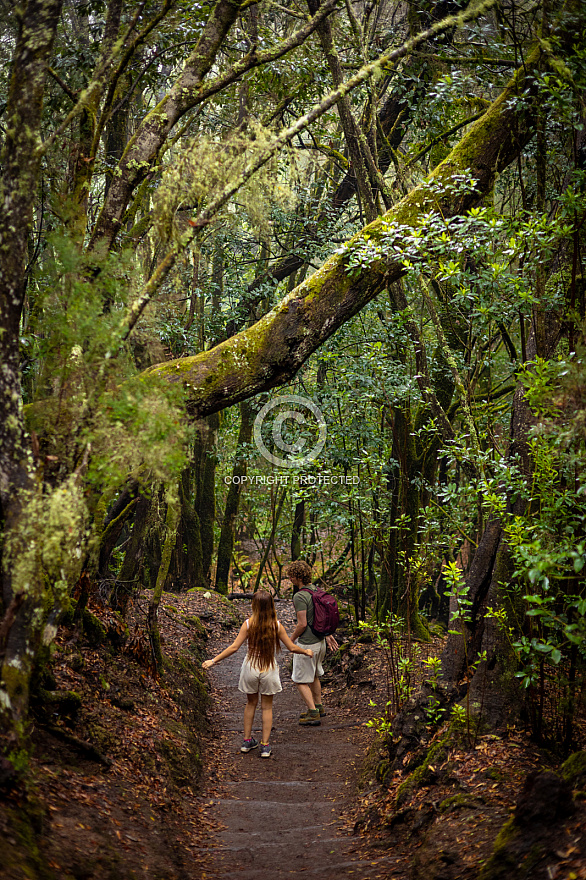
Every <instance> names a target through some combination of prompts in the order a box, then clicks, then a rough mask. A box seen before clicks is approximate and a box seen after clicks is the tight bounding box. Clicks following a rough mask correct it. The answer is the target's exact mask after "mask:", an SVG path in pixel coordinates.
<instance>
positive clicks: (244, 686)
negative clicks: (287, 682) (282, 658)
mask: <svg viewBox="0 0 586 880" xmlns="http://www.w3.org/2000/svg"><path fill="white" fill-rule="evenodd" d="M307 659H308V660H309V657H308V658H307ZM238 690H239V691H241V692H242V693H243V694H263V695H264V696H265V697H267V696H272V695H273V694H278V693H279V691H282V690H283V688H282V687H281V676H280V675H279V667H278V666H277V661H276V660H275V665H274V666H273V667H271V668H269V669H264V670H263V671H262V672H261V671H260V670H258V669H257V668H256V667H255V666H252V665H251V664H250V662H249V660H248V657H245V658H244V661H243V663H242V668H241V670H240V680H239V682H238Z"/></svg>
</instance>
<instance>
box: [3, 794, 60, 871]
mask: <svg viewBox="0 0 586 880" xmlns="http://www.w3.org/2000/svg"><path fill="white" fill-rule="evenodd" d="M5 816H6V820H7V828H6V831H7V833H6V834H2V835H0V865H2V876H3V877H15V878H16V877H19V878H23V880H57V878H56V875H55V874H54V873H53V871H52V870H51V869H50V867H49V866H48V864H47V862H46V860H45V859H44V857H43V856H42V854H41V852H40V850H39V847H38V843H37V841H38V839H39V835H40V834H41V833H42V831H43V820H44V816H45V811H44V809H43V807H42V805H41V803H40V802H39V801H38V800H37V799H36V798H35V797H34V796H31V795H30V793H29V796H28V797H27V799H26V801H25V802H24V803H22V804H21V805H19V806H18V807H11V806H7V807H6V810H5ZM64 880H65V878H64Z"/></svg>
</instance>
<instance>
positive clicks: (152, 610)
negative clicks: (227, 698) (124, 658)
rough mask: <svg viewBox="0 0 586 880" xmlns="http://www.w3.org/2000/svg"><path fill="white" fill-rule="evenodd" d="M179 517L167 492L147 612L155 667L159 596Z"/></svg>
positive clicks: (158, 644) (160, 661)
mask: <svg viewBox="0 0 586 880" xmlns="http://www.w3.org/2000/svg"><path fill="white" fill-rule="evenodd" d="M178 518H179V502H178V498H177V496H176V495H175V494H173V493H171V492H169V493H168V494H167V514H166V517H165V540H164V542H163V551H162V554H161V565H160V567H159V571H158V574H157V581H156V583H155V589H154V591H153V595H152V598H151V601H150V603H149V609H148V614H147V629H148V633H149V638H150V640H151V647H152V651H153V656H154V658H155V661H156V664H157V669H159V670H160V669H161V668H162V666H163V652H162V651H161V636H160V633H159V622H158V612H159V604H160V602H161V596H162V595H163V587H164V586H165V581H166V580H167V572H168V571H169V563H170V562H171V554H172V552H173V547H174V546H175V536H176V532H177V521H178Z"/></svg>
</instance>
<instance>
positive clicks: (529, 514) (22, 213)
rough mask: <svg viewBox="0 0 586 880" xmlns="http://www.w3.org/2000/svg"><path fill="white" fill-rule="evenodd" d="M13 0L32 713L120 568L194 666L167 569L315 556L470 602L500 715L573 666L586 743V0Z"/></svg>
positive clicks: (472, 650)
mask: <svg viewBox="0 0 586 880" xmlns="http://www.w3.org/2000/svg"><path fill="white" fill-rule="evenodd" d="M0 9H1V12H0V26H1V28H2V39H1V41H0V51H1V52H2V54H3V56H4V58H3V60H4V64H3V65H2V73H1V75H0V77H1V78H0V114H1V115H0V124H1V125H2V154H1V166H2V189H1V198H2V207H3V210H2V212H1V214H0V349H1V364H2V367H1V369H0V408H1V412H0V521H1V526H2V544H1V555H2V598H1V602H0V660H1V663H2V671H1V689H0V697H1V701H0V710H1V711H2V718H3V728H4V730H5V731H6V732H7V734H9V739H10V737H16V738H17V739H18V738H20V737H21V736H22V735H23V734H24V732H25V730H26V719H27V712H28V704H29V695H30V687H31V680H33V676H34V672H35V669H36V668H37V667H38V664H39V663H42V662H44V661H45V655H46V648H47V646H48V645H50V643H51V641H52V639H53V638H54V635H55V632H56V628H57V626H58V625H59V623H60V621H62V620H63V619H64V617H65V616H67V615H70V616H72V617H73V620H75V622H76V624H77V625H78V626H79V627H81V628H83V620H84V610H85V608H86V605H87V602H88V598H89V597H90V596H91V595H99V597H100V601H101V602H102V603H104V604H105V605H107V606H108V607H109V608H111V609H112V610H113V612H114V613H115V614H117V615H119V618H120V622H121V627H122V628H123V626H124V624H125V617H126V614H127V611H128V604H129V602H130V601H131V599H132V596H133V594H134V592H135V591H136V590H137V589H141V588H143V589H150V590H151V591H152V592H150V593H149V603H150V607H149V611H148V615H147V616H146V619H145V622H144V625H145V631H147V632H148V633H149V638H150V645H151V646H152V652H153V657H154V662H155V665H156V664H158V665H159V666H160V664H161V662H162V654H161V646H160V644H159V642H158V630H157V609H158V603H159V601H160V598H161V595H162V592H163V590H164V589H186V588H189V587H193V586H198V587H206V588H207V587H211V588H215V589H217V590H219V591H220V592H226V591H227V589H228V583H229V580H231V582H232V583H234V582H235V581H238V582H239V583H240V585H241V587H243V588H257V587H258V586H259V585H260V584H261V583H263V582H264V583H270V584H271V585H272V587H273V589H274V590H276V591H279V589H280V585H281V580H282V577H283V567H284V564H285V562H286V560H287V559H288V558H290V557H293V558H298V557H299V556H303V557H304V558H307V559H309V560H310V561H311V562H312V564H313V565H314V569H315V571H316V574H317V575H318V576H319V577H321V578H323V579H324V581H325V582H329V583H334V584H336V585H337V586H336V587H335V588H337V589H338V590H339V591H340V596H341V597H343V598H344V599H345V600H346V601H347V605H348V608H349V611H350V613H351V614H352V617H353V620H354V622H355V624H356V626H358V625H359V624H360V623H365V622H366V621H367V620H371V621H375V623H376V625H377V626H381V627H383V628H384V627H387V628H388V627H395V628H399V629H402V630H406V631H408V632H409V634H410V635H411V636H413V637H417V638H420V639H426V638H428V637H429V632H430V627H433V626H437V625H443V626H444V628H446V629H447V630H448V635H447V639H448V642H447V648H446V653H445V656H444V663H443V676H444V679H445V681H446V682H451V683H456V684H457V685H458V686H459V690H458V689H456V691H455V692H454V693H455V696H454V699H456V696H457V697H458V699H462V697H463V695H464V690H467V692H468V699H469V701H470V699H471V700H472V702H474V700H476V699H477V696H478V693H480V690H482V694H483V698H482V699H483V706H484V711H486V712H489V714H490V715H491V717H492V719H493V720H494V721H495V722H496V721H499V720H502V719H503V718H506V717H509V715H510V713H514V712H515V711H516V709H515V706H516V707H517V709H518V706H519V705H520V704H527V705H529V706H530V712H531V713H532V714H531V718H532V724H533V726H534V729H535V731H536V732H537V733H538V735H539V736H545V726H544V719H543V706H541V708H540V703H539V699H538V696H537V695H538V693H539V687H540V686H543V682H544V681H545V680H546V679H547V678H548V676H549V677H552V676H556V675H557V674H558V673H559V671H560V670H562V675H563V677H564V678H563V680H564V682H565V685H564V686H565V688H566V696H567V703H566V705H567V708H566V709H564V713H565V714H564V718H563V721H562V722H560V725H561V727H560V730H561V732H558V733H556V736H558V739H560V740H563V741H564V742H565V743H566V745H569V742H570V740H571V737H572V719H573V717H574V713H575V697H576V693H577V688H578V685H579V683H580V682H581V681H582V676H583V674H584V663H583V659H584V655H583V650H584V647H583V644H584V643H583V640H584V630H585V627H586V624H585V619H586V618H585V615H586V597H585V596H584V578H583V569H584V560H585V556H584V550H585V541H586V537H585V534H584V505H583V473H584V452H583V443H584V419H583V393H582V390H581V389H582V386H583V365H582V351H583V349H582V344H583V342H582V340H583V320H584V311H585V299H584V283H583V273H582V243H583V220H584V216H585V213H584V212H585V207H586V206H585V204H584V195H585V194H584V173H585V169H584V161H585V156H586V152H585V146H584V106H583V89H584V81H585V76H586V67H585V56H584V41H583V34H584V26H585V20H584V7H583V4H581V3H580V2H568V3H566V4H564V5H563V6H562V7H561V8H559V9H558V8H556V9H553V8H551V7H550V5H549V4H547V3H545V2H540V3H525V2H519V0H507V2H498V3H497V2H492V0H485V2H479V3H476V2H473V3H472V4H470V5H468V6H465V5H464V4H463V3H461V2H459V0H453V2H452V0H439V2H438V3H432V2H427V0H413V2H411V0H410V2H408V3H407V4H399V3H396V2H394V0H378V2H373V3H368V2H351V0H346V2H345V3H342V2H341V0H327V2H325V3H319V2H316V0H308V3H307V6H306V5H305V4H303V3H296V2H289V0H286V2H285V3H284V4H276V3H271V2H265V0H260V2H252V0H244V2H235V0H217V2H215V3H202V4H191V3H190V4H188V3H185V2H183V0H163V2H160V0H157V2H155V0H144V2H136V0H72V2H69V3H67V4H64V3H62V2H60V0H26V2H22V3H20V4H17V5H16V6H13V5H12V4H10V3H7V2H3V3H1V4H0ZM277 386H284V388H283V389H280V390H278V391H277V392H275V391H272V389H275V388H276V387H277ZM280 397H283V398H284V400H283V401H281V402H280V401H279V398H280ZM292 399H293V402H292ZM279 407H281V408H280V409H279ZM283 407H284V408H283ZM304 407H305V409H304ZM308 407H309V408H308ZM302 410H303V413H302ZM269 413H272V416H270V417H269V416H268V414H269ZM279 413H280V414H279ZM576 413H577V415H576ZM316 414H317V422H316V421H315V419H316ZM274 416H276V418H274ZM263 419H264V423H263ZM320 426H321V427H320ZM320 431H321V433H320ZM318 441H319V442H318ZM320 443H321V445H319V444H320ZM310 449H315V450H317V451H316V452H315V454H313V453H312V454H308V452H309V450H310ZM302 478H303V479H302ZM259 487H261V488H260V489H259ZM252 544H254V545H255V551H254V553H252V554H251V553H250V552H249V551H250V547H251V546H252ZM244 547H248V551H247V552H246V553H245V552H244V550H243V548H244ZM251 555H252V557H254V564H253V565H252V568H251V565H250V559H248V558H245V557H249V556H251ZM511 678H512V680H513V681H514V682H515V683H516V685H517V686H518V690H517V691H515V690H514V689H513V690H512V691H511V690H509V691H506V689H504V688H503V681H505V680H507V681H508V680H509V679H511ZM463 682H464V685H463V684H462V683H463ZM505 691H506V692H505ZM511 694H514V696H513V698H512V699H511ZM518 694H521V698H519V697H518ZM10 741H11V742H12V739H10Z"/></svg>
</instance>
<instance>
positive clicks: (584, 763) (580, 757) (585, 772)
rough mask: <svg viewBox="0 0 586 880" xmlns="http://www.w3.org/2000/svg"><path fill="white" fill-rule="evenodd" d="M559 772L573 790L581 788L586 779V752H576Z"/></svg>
mask: <svg viewBox="0 0 586 880" xmlns="http://www.w3.org/2000/svg"><path fill="white" fill-rule="evenodd" d="M559 772H560V776H561V777H562V779H564V780H565V781H566V782H569V783H570V784H571V785H572V787H573V788H579V787H580V786H581V783H583V782H584V780H585V779H586V752H574V754H573V755H570V757H569V758H568V759H567V760H566V761H564V763H563V764H562V766H561V767H560V771H559Z"/></svg>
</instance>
